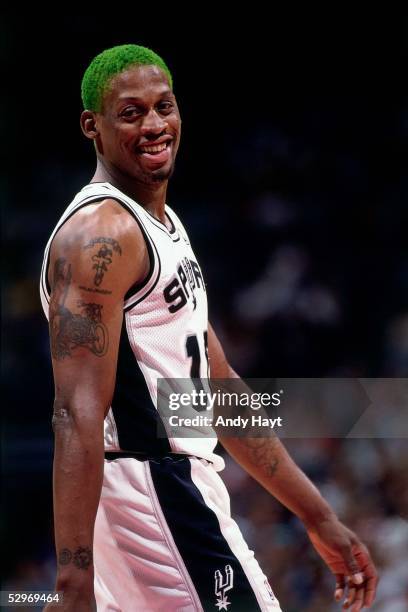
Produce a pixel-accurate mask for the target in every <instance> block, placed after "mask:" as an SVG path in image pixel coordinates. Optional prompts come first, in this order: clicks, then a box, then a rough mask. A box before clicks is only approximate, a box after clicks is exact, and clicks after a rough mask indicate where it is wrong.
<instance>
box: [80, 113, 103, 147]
mask: <svg viewBox="0 0 408 612" xmlns="http://www.w3.org/2000/svg"><path fill="white" fill-rule="evenodd" d="M81 130H82V131H83V133H84V135H85V136H86V137H87V138H89V139H90V140H95V139H96V138H97V136H98V135H99V130H98V126H97V120H96V113H94V112H93V111H88V110H84V111H83V112H82V113H81Z"/></svg>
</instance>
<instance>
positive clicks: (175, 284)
mask: <svg viewBox="0 0 408 612" xmlns="http://www.w3.org/2000/svg"><path fill="white" fill-rule="evenodd" d="M200 289H202V290H203V291H205V284H204V279H203V275H202V274H201V270H200V266H199V265H198V263H197V262H196V261H194V260H193V259H188V257H184V258H183V259H182V260H181V262H180V263H179V265H178V267H177V273H176V274H175V275H174V278H173V279H172V280H171V281H170V283H169V284H168V285H167V286H166V287H165V288H164V291H163V295H164V299H165V300H166V302H167V303H168V304H170V306H169V307H168V308H169V311H170V312H177V310H180V308H183V306H185V305H186V304H187V302H188V301H189V300H191V301H192V304H193V310H195V309H196V306H197V298H196V296H195V292H196V291H197V290H200Z"/></svg>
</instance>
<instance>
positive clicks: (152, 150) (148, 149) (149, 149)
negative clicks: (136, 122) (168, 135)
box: [138, 141, 170, 155]
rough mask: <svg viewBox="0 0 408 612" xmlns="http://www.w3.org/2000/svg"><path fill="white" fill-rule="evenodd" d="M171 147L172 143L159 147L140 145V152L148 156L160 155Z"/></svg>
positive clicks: (165, 143) (158, 145)
mask: <svg viewBox="0 0 408 612" xmlns="http://www.w3.org/2000/svg"><path fill="white" fill-rule="evenodd" d="M169 145H170V141H168V142H163V143H161V144H157V145H140V146H139V147H138V151H139V152H140V153H147V154H148V155H159V154H160V153H162V152H163V151H165V150H166V149H167V148H168V146H169Z"/></svg>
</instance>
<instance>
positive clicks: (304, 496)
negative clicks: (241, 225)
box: [208, 325, 378, 612]
mask: <svg viewBox="0 0 408 612" xmlns="http://www.w3.org/2000/svg"><path fill="white" fill-rule="evenodd" d="M208 354H209V360H210V372H211V378H212V379H228V378H239V377H238V375H237V374H236V373H235V372H234V370H233V369H232V368H231V366H230V365H229V364H228V362H227V359H226V357H225V354H224V351H223V349H222V347H221V344H220V342H219V340H218V338H217V336H216V335H215V333H214V330H213V329H212V327H211V325H209V329H208ZM219 440H220V442H221V444H222V445H223V446H224V448H225V449H226V450H227V451H228V453H229V454H230V455H231V456H232V457H233V458H234V459H235V460H236V461H237V462H238V463H239V464H240V465H241V466H242V467H243V468H244V470H245V471H246V472H248V473H249V474H250V475H251V476H252V477H253V478H255V480H257V481H258V482H259V483H260V484H261V485H262V486H263V487H264V488H265V489H266V490H267V491H269V493H271V494H272V495H273V496H274V497H276V498H277V499H278V500H279V501H280V502H281V503H282V504H283V505H284V506H286V507H287V508H288V509H289V510H291V511H292V512H293V513H294V514H296V516H298V517H299V519H300V520H301V521H302V522H303V523H304V525H305V527H306V530H307V533H308V535H309V538H310V540H311V541H312V544H313V545H314V547H315V549H316V550H317V552H318V553H319V554H320V556H321V557H322V558H323V560H324V561H325V562H326V563H327V565H328V566H329V568H330V570H331V571H332V572H333V573H334V574H335V576H336V589H335V594H334V597H335V599H336V600H337V601H339V600H340V599H341V598H342V597H343V595H344V593H345V587H346V583H347V582H348V594H347V599H346V602H345V604H344V607H345V608H348V607H350V606H352V612H358V611H359V610H361V608H362V607H363V606H370V605H371V604H372V603H373V601H374V597H375V591H376V586H377V582H378V578H377V573H376V570H375V567H374V563H373V561H372V559H371V557H370V554H369V552H368V550H367V548H366V546H365V545H364V544H363V543H362V542H361V541H360V540H359V538H358V537H357V535H356V534H355V533H353V532H352V531H351V530H350V529H348V528H347V527H346V526H345V525H343V524H342V523H341V522H340V521H339V519H338V518H337V516H336V514H335V512H334V511H333V509H332V508H331V507H330V506H329V504H328V503H327V502H326V501H325V500H324V499H323V497H322V496H321V494H320V493H319V491H318V490H317V488H316V487H315V486H314V484H313V483H312V482H311V481H310V480H309V478H308V477H307V476H306V475H305V474H304V473H303V472H302V470H301V469H300V468H299V467H298V466H297V465H296V464H295V462H294V461H293V459H292V458H291V457H290V455H289V454H288V452H287V451H286V449H285V447H284V446H283V444H282V443H281V442H280V440H279V439H278V438H277V437H276V435H275V434H273V432H271V435H270V437H265V438H258V437H256V438H250V437H228V436H222V435H220V436H219Z"/></svg>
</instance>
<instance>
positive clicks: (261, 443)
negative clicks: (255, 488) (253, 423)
mask: <svg viewBox="0 0 408 612" xmlns="http://www.w3.org/2000/svg"><path fill="white" fill-rule="evenodd" d="M242 443H243V444H245V447H246V449H247V454H248V458H249V460H250V461H251V463H253V464H254V465H256V466H258V467H259V468H260V469H261V470H263V472H264V473H265V475H266V476H273V475H274V474H275V472H276V470H277V469H278V465H279V459H278V457H277V456H276V448H275V447H276V443H277V438H276V437H273V438H242Z"/></svg>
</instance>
